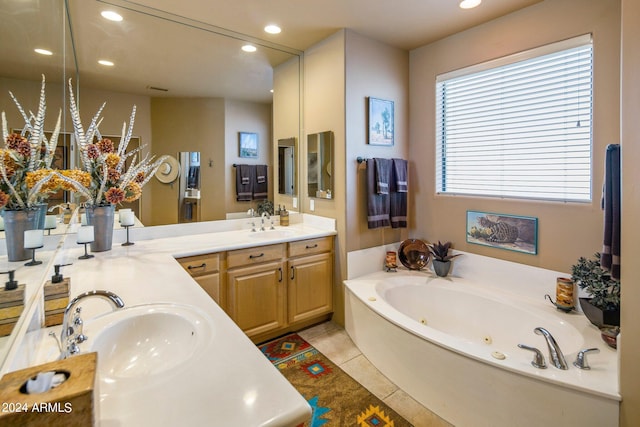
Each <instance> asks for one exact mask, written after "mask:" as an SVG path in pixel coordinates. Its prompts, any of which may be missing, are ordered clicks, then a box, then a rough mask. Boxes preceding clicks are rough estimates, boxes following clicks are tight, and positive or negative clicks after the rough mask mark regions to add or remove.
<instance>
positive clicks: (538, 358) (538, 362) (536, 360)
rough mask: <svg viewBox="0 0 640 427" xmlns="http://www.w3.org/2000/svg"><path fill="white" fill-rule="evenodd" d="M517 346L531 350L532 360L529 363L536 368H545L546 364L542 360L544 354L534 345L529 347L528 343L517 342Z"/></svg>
mask: <svg viewBox="0 0 640 427" xmlns="http://www.w3.org/2000/svg"><path fill="white" fill-rule="evenodd" d="M518 347H520V348H522V349H524V350H529V351H533V360H532V361H531V364H532V365H533V366H534V367H536V368H538V369H546V368H547V364H546V363H545V361H544V356H543V355H542V352H541V351H540V350H538V349H537V348H535V347H529V346H528V345H524V344H518Z"/></svg>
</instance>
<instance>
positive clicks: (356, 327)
mask: <svg viewBox="0 0 640 427" xmlns="http://www.w3.org/2000/svg"><path fill="white" fill-rule="evenodd" d="M344 283H345V328H346V330H347V333H348V334H349V336H350V337H351V339H352V340H353V341H354V343H355V344H356V346H357V347H358V348H359V349H360V350H361V351H362V353H363V354H364V355H365V356H366V357H367V358H368V359H369V360H370V361H371V362H372V363H373V364H374V365H375V366H376V367H377V368H378V369H379V370H380V371H381V372H382V373H383V374H384V375H385V376H387V377H388V378H389V379H390V380H391V381H393V382H394V383H395V384H396V385H397V386H398V387H400V388H401V389H402V390H404V391H405V392H407V393H408V394H409V395H411V396H412V397H413V398H414V399H415V400H417V401H418V402H420V403H421V404H422V405H424V406H425V407H427V408H429V409H430V410H432V411H433V412H435V413H437V414H438V415H439V416H441V417H442V418H444V419H445V420H447V421H449V422H450V423H452V424H454V425H456V426H461V427H463V426H473V427H477V426H491V427H495V426H510V427H511V426H535V427H538V426H541V425H548V426H555V425H580V426H581V427H582V426H598V427H602V426H617V425H618V417H619V415H618V411H619V403H620V400H621V398H620V394H619V383H618V358H617V354H616V351H615V350H614V349H611V348H609V347H608V346H606V344H605V343H604V342H603V341H602V340H601V339H600V334H599V331H598V329H597V328H596V327H594V326H592V325H591V324H590V323H589V321H588V320H587V319H586V318H585V317H584V315H582V314H580V313H577V312H574V313H571V314H565V313H562V312H559V311H558V310H556V309H555V308H554V307H553V306H551V305H550V304H549V302H545V301H544V299H543V295H540V296H539V301H537V300H536V299H533V298H529V297H528V296H520V295H518V294H516V293H513V292H509V290H504V289H500V288H498V287H495V286H491V285H490V284H487V285H486V286H485V285H483V284H482V283H477V282H474V281H471V280H466V279H463V278H459V277H447V278H438V277H436V276H435V275H433V274H432V273H430V272H426V271H420V272H417V271H408V270H400V271H399V272H397V273H384V272H378V273H372V274H368V275H365V276H363V277H360V278H356V279H351V280H347V281H345V282H344ZM538 326H541V327H544V328H546V329H547V330H548V331H549V332H550V333H551V334H552V335H553V336H554V338H555V339H556V341H557V342H558V344H559V346H560V348H561V350H562V352H563V353H564V355H565V358H566V360H567V364H568V365H569V370H560V369H557V368H556V367H554V366H553V364H552V363H551V361H550V358H549V351H548V348H547V345H546V341H545V340H544V338H543V337H542V336H539V335H536V334H534V332H533V329H534V328H536V327H538ZM519 343H522V344H526V345H529V346H532V347H537V348H538V349H539V350H540V351H542V353H543V354H544V356H545V360H546V362H547V369H538V368H535V367H533V366H532V365H531V361H532V360H533V353H532V352H530V351H526V350H523V349H520V348H518V347H517V345H518V344H519ZM592 347H597V348H599V349H600V352H599V353H597V354H593V353H590V354H589V355H588V357H587V358H588V363H589V364H590V366H591V369H590V370H580V369H578V368H576V367H574V366H573V361H574V360H575V358H576V354H577V353H578V351H579V350H581V349H586V348H592Z"/></svg>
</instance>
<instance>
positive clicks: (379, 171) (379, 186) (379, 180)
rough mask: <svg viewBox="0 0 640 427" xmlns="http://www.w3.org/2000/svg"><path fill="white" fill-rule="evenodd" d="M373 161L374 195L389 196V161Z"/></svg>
mask: <svg viewBox="0 0 640 427" xmlns="http://www.w3.org/2000/svg"><path fill="white" fill-rule="evenodd" d="M373 160H375V165H376V166H375V177H376V193H378V194H389V183H390V182H391V167H392V166H393V163H392V161H391V159H373Z"/></svg>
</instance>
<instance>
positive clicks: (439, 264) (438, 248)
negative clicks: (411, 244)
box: [428, 240, 461, 277]
mask: <svg viewBox="0 0 640 427" xmlns="http://www.w3.org/2000/svg"><path fill="white" fill-rule="evenodd" d="M428 246H429V252H431V255H432V256H433V261H432V264H433V271H435V273H436V275H437V276H438V277H445V276H447V274H449V270H450V269H451V259H452V258H455V257H457V256H459V255H461V254H455V255H452V254H449V249H451V242H446V243H441V242H440V240H438V243H430V244H429V245H428Z"/></svg>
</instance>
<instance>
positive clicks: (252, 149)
mask: <svg viewBox="0 0 640 427" xmlns="http://www.w3.org/2000/svg"><path fill="white" fill-rule="evenodd" d="M238 147H239V150H240V157H246V158H250V159H256V158H258V134H257V133H251V132H238Z"/></svg>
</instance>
